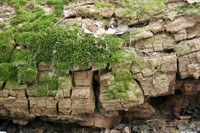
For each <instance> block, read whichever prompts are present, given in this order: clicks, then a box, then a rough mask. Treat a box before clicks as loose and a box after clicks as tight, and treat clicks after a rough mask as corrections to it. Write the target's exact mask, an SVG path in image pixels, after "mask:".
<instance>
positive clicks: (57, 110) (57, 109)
mask: <svg viewBox="0 0 200 133" xmlns="http://www.w3.org/2000/svg"><path fill="white" fill-rule="evenodd" d="M56 112H57V115H58V116H59V101H58V102H57V103H56Z"/></svg>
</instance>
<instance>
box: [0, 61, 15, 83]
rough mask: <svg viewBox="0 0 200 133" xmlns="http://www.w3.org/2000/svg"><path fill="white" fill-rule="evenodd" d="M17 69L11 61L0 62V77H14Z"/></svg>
mask: <svg viewBox="0 0 200 133" xmlns="http://www.w3.org/2000/svg"><path fill="white" fill-rule="evenodd" d="M16 74H17V70H16V69H15V68H14V67H13V66H12V64H11V63H0V79H1V80H8V79H12V78H15V77H16Z"/></svg>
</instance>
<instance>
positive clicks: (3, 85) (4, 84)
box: [0, 81, 6, 90]
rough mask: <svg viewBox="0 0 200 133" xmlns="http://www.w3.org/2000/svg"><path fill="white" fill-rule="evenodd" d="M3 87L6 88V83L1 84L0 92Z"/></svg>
mask: <svg viewBox="0 0 200 133" xmlns="http://www.w3.org/2000/svg"><path fill="white" fill-rule="evenodd" d="M5 86H6V81H4V82H3V84H2V86H1V88H0V90H3V89H4V88H5Z"/></svg>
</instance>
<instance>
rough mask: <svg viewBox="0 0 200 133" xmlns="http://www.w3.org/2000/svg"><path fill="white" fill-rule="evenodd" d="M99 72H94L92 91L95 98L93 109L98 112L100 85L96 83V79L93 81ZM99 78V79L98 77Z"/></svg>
mask: <svg viewBox="0 0 200 133" xmlns="http://www.w3.org/2000/svg"><path fill="white" fill-rule="evenodd" d="M98 75H99V71H95V72H94V76H93V85H92V86H93V91H94V96H95V108H96V109H97V110H98V109H99V106H100V105H99V95H100V84H99V83H98V82H97V79H95V76H97V77H98ZM98 78H99V77H98Z"/></svg>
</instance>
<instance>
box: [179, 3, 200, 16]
mask: <svg viewBox="0 0 200 133" xmlns="http://www.w3.org/2000/svg"><path fill="white" fill-rule="evenodd" d="M176 11H177V12H179V13H182V14H186V15H192V16H199V15H200V3H194V4H186V5H185V6H183V7H180V8H178V9H176Z"/></svg>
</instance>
